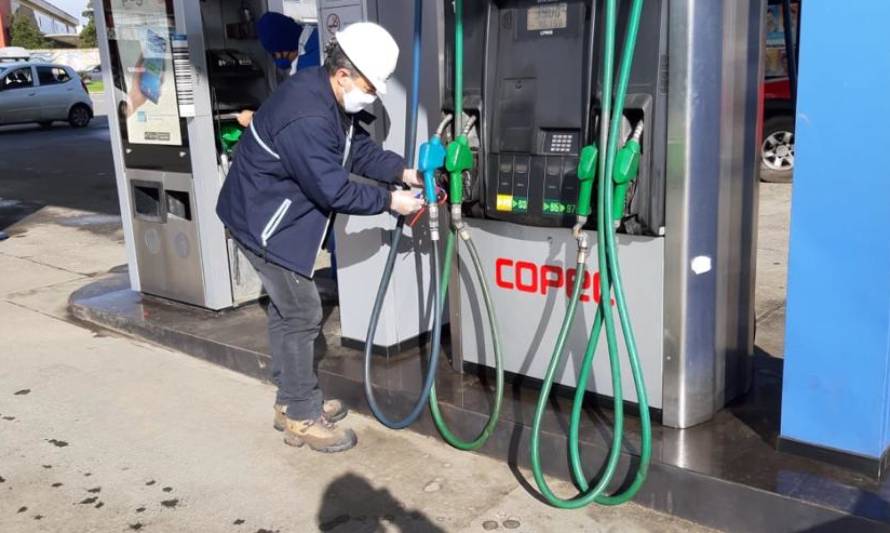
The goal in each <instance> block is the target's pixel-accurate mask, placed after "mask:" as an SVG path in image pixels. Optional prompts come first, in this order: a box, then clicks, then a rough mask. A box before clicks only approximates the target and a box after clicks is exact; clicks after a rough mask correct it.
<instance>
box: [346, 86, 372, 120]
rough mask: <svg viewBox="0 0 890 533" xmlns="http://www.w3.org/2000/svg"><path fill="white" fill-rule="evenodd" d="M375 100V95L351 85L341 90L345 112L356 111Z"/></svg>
mask: <svg viewBox="0 0 890 533" xmlns="http://www.w3.org/2000/svg"><path fill="white" fill-rule="evenodd" d="M376 100H377V95H374V94H368V93H366V92H365V91H363V90H361V89H359V88H358V87H355V86H353V87H352V89H349V90H348V91H343V110H344V111H346V112H347V113H350V114H352V113H358V112H359V111H361V110H362V109H364V108H366V107H367V106H369V105H371V104H373V103H374V102H375V101H376Z"/></svg>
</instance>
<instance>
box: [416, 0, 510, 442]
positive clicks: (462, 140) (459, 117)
mask: <svg viewBox="0 0 890 533" xmlns="http://www.w3.org/2000/svg"><path fill="white" fill-rule="evenodd" d="M463 50H464V47H463V0H454V131H455V140H454V141H452V143H451V144H450V145H449V146H448V157H447V158H446V168H447V170H448V173H449V179H450V187H449V197H450V200H451V205H452V209H451V231H450V232H449V233H448V241H447V242H446V244H445V259H444V261H445V263H444V266H443V268H442V280H441V282H440V287H442V294H443V299H442V302H441V304H442V305H441V306H440V307H439V309H438V312H439V313H440V314H442V313H443V312H444V310H445V306H444V295H445V294H447V293H448V283H449V281H450V279H451V265H452V262H453V260H454V253H455V248H456V242H457V238H458V237H459V238H460V239H461V240H462V241H463V242H464V243H465V244H466V248H467V251H468V252H469V254H470V259H471V261H472V263H473V269H474V271H475V274H476V277H477V279H478V280H479V286H480V288H481V291H482V300H483V303H484V305H485V312H486V315H487V318H488V324H489V329H490V330H491V336H492V344H493V351H494V358H495V396H494V405H493V406H492V410H491V415H490V416H489V417H488V422H486V424H485V426H484V427H483V428H482V431H481V432H480V433H479V435H478V436H477V437H476V438H474V439H473V440H469V441H467V440H463V439H461V438H460V437H458V436H457V435H455V434H454V432H453V431H451V429H450V428H449V427H448V424H447V422H445V418H444V417H443V416H442V411H441V409H440V408H439V401H438V398H437V396H436V387H435V385H434V386H433V388H432V390H431V391H430V399H429V402H430V413H431V414H432V417H433V421H434V422H435V423H436V427H437V428H438V429H439V432H440V433H441V434H442V438H444V439H445V441H446V442H448V444H450V445H452V446H454V447H455V448H457V449H459V450H468V451H469V450H477V449H479V448H481V447H482V446H483V445H484V444H485V443H486V442H487V441H488V438H489V437H491V434H492V433H493V432H494V430H495V428H496V427H497V423H498V418H500V413H501V405H502V401H503V398H504V361H503V349H502V345H501V337H500V330H499V328H498V321H497V318H496V316H495V311H494V302H493V301H492V299H491V291H490V290H489V287H488V281H487V279H488V278H487V276H486V275H485V269H484V267H483V266H482V260H481V259H480V258H479V251H478V250H477V249H476V245H475V243H473V240H472V238H471V236H470V232H469V229H468V228H467V227H466V225H465V224H464V222H463V220H462V216H461V203H462V202H463V172H464V171H465V170H469V169H470V168H472V166H473V155H472V152H471V151H470V146H469V141H468V140H467V135H466V134H467V133H468V132H467V131H464V132H463V134H462V135H458V134H459V133H460V132H461V129H462V128H463V125H462V122H463V62H464V51H463ZM470 122H472V120H471V121H470ZM470 127H471V124H468V125H467V128H466V129H467V130H469V128H470Z"/></svg>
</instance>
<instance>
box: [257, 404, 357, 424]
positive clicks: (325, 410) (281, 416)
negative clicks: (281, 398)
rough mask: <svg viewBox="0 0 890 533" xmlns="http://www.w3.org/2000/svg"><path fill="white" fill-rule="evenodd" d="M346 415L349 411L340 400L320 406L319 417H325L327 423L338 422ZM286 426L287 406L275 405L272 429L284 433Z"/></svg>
mask: <svg viewBox="0 0 890 533" xmlns="http://www.w3.org/2000/svg"><path fill="white" fill-rule="evenodd" d="M348 413H349V409H347V408H346V406H345V405H343V402H341V401H340V400H327V401H325V402H324V403H323V404H322V406H321V415H322V416H323V417H325V419H326V420H327V421H328V422H339V421H341V420H343V419H344V418H346V415H347V414H348ZM286 425H287V406H286V405H281V404H280V403H276V404H275V420H274V421H273V422H272V427H274V428H275V430H276V431H284V427H285V426H286Z"/></svg>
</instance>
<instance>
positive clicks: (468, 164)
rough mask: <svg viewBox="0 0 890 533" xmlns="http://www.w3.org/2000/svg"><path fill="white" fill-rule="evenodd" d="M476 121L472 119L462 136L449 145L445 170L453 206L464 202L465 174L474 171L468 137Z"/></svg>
mask: <svg viewBox="0 0 890 533" xmlns="http://www.w3.org/2000/svg"><path fill="white" fill-rule="evenodd" d="M475 121H476V118H475V117H472V118H470V120H469V121H468V122H467V125H466V126H465V127H464V129H463V131H462V132H461V134H460V135H458V136H457V138H456V139H454V140H453V141H451V143H449V144H448V151H447V155H446V157H445V169H446V170H448V177H449V179H448V181H449V188H448V195H449V197H450V198H451V205H457V206H459V205H460V204H461V203H463V201H464V180H463V174H464V172H465V171H467V170H472V169H473V151H472V150H471V149H470V139H469V137H468V135H469V133H470V130H471V129H472V128H473V123H474V122H475Z"/></svg>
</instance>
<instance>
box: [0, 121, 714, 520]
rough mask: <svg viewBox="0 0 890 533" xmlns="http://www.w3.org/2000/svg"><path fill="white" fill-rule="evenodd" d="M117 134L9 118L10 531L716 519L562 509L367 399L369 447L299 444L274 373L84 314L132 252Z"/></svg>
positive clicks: (3, 459) (4, 148)
mask: <svg viewBox="0 0 890 533" xmlns="http://www.w3.org/2000/svg"><path fill="white" fill-rule="evenodd" d="M106 136H107V132H103V130H102V129H101V126H100V125H99V124H97V126H96V128H95V129H94V130H87V131H80V132H76V131H72V130H68V129H66V128H64V127H62V126H59V127H57V128H56V129H54V130H51V131H39V130H34V129H30V128H26V129H21V128H19V129H18V130H17V131H15V132H12V133H10V132H8V131H4V132H0V176H3V180H2V181H0V224H3V225H2V226H0V229H3V228H5V229H6V231H7V232H8V233H9V234H10V238H9V239H8V240H6V241H3V242H0V339H3V340H4V341H5V342H4V348H3V349H2V350H0V369H2V370H0V494H2V497H0V531H16V532H19V531H23V532H27V531H66V532H67V531H73V532H78V531H103V532H104V531H140V530H141V531H163V532H171V531H232V532H239V531H244V532H251V533H252V532H257V533H259V532H262V531H266V532H272V531H281V532H286V531H297V532H303V531H315V530H321V531H336V532H347V531H348V532H352V531H381V530H382V531H406V532H408V531H410V532H438V531H458V532H473V531H485V530H492V529H497V530H507V529H509V530H516V531H525V532H537V531H603V532H635V531H648V532H678V533H679V532H684V533H698V532H705V531H707V530H706V529H704V528H701V527H698V526H695V525H693V524H690V523H687V522H683V521H679V520H675V519H672V518H670V517H666V516H664V515H661V514H658V513H654V512H652V511H649V510H647V509H644V508H642V507H639V506H636V505H626V506H623V507H621V508H618V509H606V508H599V507H593V508H588V509H585V510H580V511H575V512H564V511H556V510H554V509H552V508H549V507H547V506H545V505H542V504H541V503H539V502H537V501H536V500H535V499H534V498H533V497H532V496H531V495H529V494H528V493H527V492H525V491H524V489H522V488H520V486H519V484H518V483H517V480H516V479H515V478H514V477H513V475H512V473H511V472H510V470H509V468H507V466H506V465H504V464H502V463H500V462H497V461H495V460H493V459H489V458H486V457H481V456H477V455H473V454H466V453H460V452H457V451H455V450H453V449H451V448H449V447H447V446H446V445H444V444H443V443H441V442H440V441H439V440H437V439H431V438H426V437H421V436H418V435H415V434H412V433H410V432H393V431H388V430H384V429H382V428H381V426H379V425H378V424H376V423H374V422H373V421H371V420H369V419H367V418H365V417H361V416H357V415H351V416H350V417H349V418H348V419H347V423H348V424H349V425H350V426H351V427H354V428H356V429H357V431H358V432H359V436H360V439H361V445H360V447H359V448H357V449H356V450H353V451H351V452H349V453H347V454H342V455H333V456H323V455H319V454H315V453H312V452H309V451H308V450H304V449H291V448H288V447H286V446H284V445H283V444H282V443H281V437H280V435H279V434H277V433H275V432H274V431H273V430H272V429H271V428H270V422H271V416H270V415H271V413H270V403H271V401H272V398H273V391H272V388H271V387H270V386H269V385H266V384H263V383H260V382H257V381H255V380H252V379H249V378H246V377H244V376H241V375H239V374H235V373H232V372H229V371H227V370H224V369H221V368H218V367H215V366H212V365H210V364H208V363H205V362H202V361H200V360H197V359H194V358H191V357H188V356H186V355H183V354H179V353H176V352H171V351H169V350H166V349H162V348H158V347H156V346H152V345H147V344H144V343H141V342H138V341H135V340H133V339H128V338H122V337H117V336H108V335H106V334H103V333H100V332H95V331H91V330H90V329H87V328H84V327H82V326H80V325H77V324H73V323H71V322H70V320H69V318H68V316H67V314H66V311H65V308H66V303H67V298H68V295H69V294H70V293H71V292H72V291H73V290H75V289H76V288H78V287H80V286H82V285H84V284H86V283H87V282H88V281H89V279H90V278H91V277H93V276H97V275H101V274H103V273H105V272H107V271H109V270H111V269H114V268H118V267H119V266H120V265H122V264H123V263H124V252H123V247H122V245H121V242H122V237H121V233H120V229H119V228H120V221H119V219H118V218H116V217H115V216H114V214H115V213H116V197H114V189H113V182H112V177H111V168H110V167H111V165H110V155H109V153H108V150H107V147H106V146H105V145H104V142H105V141H104V139H107V137H106ZM71 145H73V146H76V148H72V147H71ZM48 150H53V153H54V157H42V156H43V155H44V154H46V153H48ZM59 153H63V154H67V155H66V160H67V161H70V162H71V164H62V165H60V164H58V163H57V161H58V158H57V157H56V156H55V155H57V154H59ZM103 158H104V161H105V163H102V160H103ZM29 166H30V169H29ZM56 170H58V171H59V172H55V171H56ZM109 191H111V193H110V194H109ZM44 206H46V207H44ZM72 208H79V209H87V210H86V211H80V210H77V209H72ZM28 213H32V214H31V216H29V217H28V218H26V219H25V220H23V221H20V222H18V223H17V224H13V222H14V221H15V220H18V219H20V218H21V217H23V216H25V215H27V214H28ZM3 217H5V218H3ZM10 340H11V341H10ZM526 475H527V473H526ZM556 488H557V489H558V491H559V492H560V493H562V494H566V495H567V494H570V493H571V488H570V487H568V486H566V485H565V484H559V483H557V484H556Z"/></svg>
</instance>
